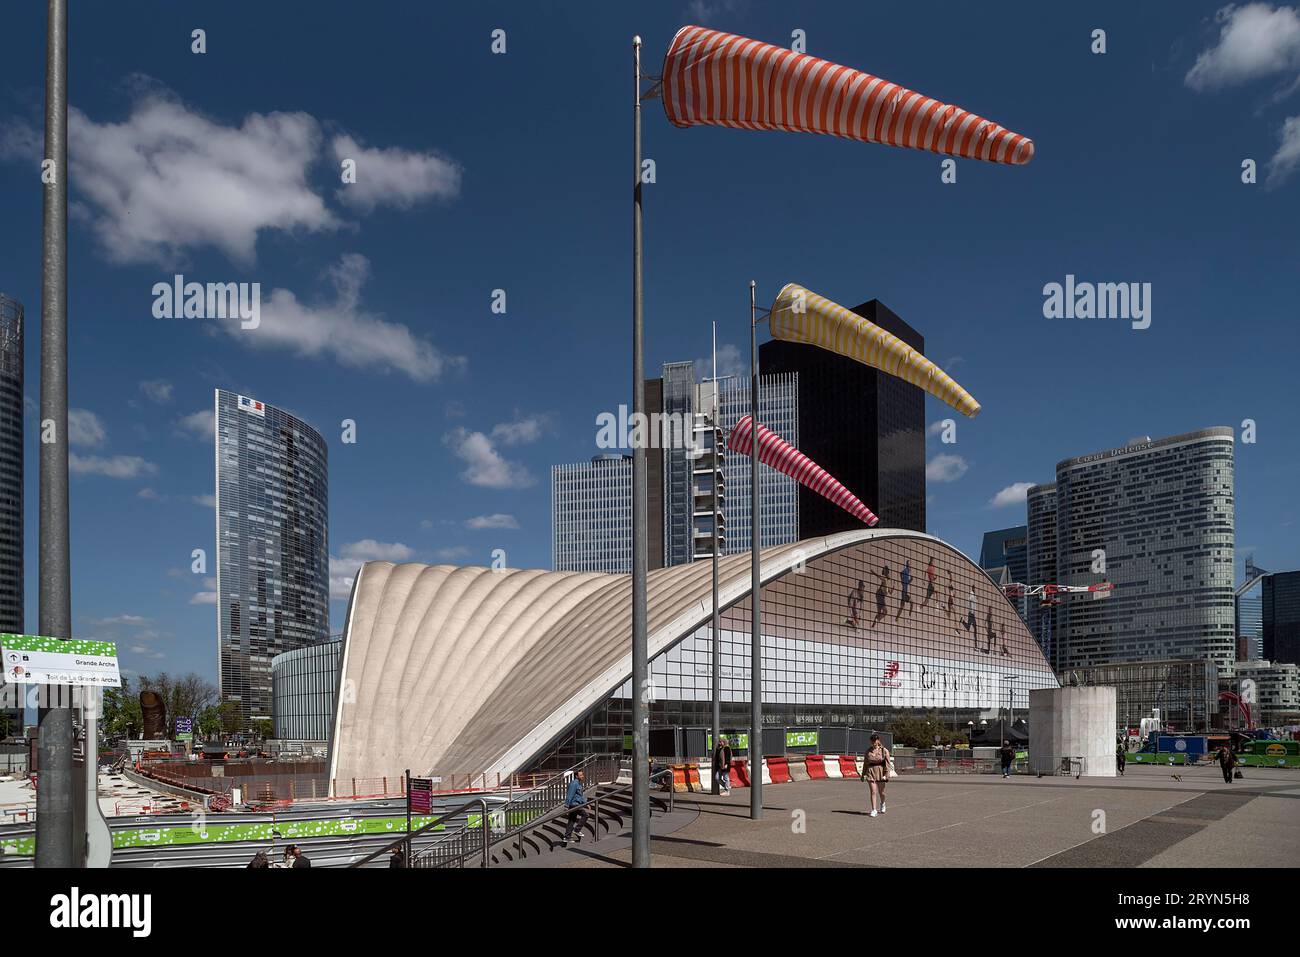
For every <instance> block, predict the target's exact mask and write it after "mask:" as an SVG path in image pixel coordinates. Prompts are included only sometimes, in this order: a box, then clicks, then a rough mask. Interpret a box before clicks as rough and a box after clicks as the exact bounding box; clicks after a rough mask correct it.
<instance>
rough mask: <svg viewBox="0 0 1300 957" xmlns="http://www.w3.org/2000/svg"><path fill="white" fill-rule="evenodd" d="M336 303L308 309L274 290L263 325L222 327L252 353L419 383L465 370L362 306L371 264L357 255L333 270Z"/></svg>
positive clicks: (287, 292)
mask: <svg viewBox="0 0 1300 957" xmlns="http://www.w3.org/2000/svg"><path fill="white" fill-rule="evenodd" d="M327 275H328V278H329V280H330V283H331V285H333V287H334V292H335V296H334V300H333V301H332V302H320V303H318V304H316V305H308V304H306V303H303V302H299V301H298V297H297V296H296V295H294V294H293V292H291V291H290V290H288V289H276V290H274V291H273V292H272V293H271V295H270V298H269V300H267V301H263V303H262V306H261V324H260V325H258V326H257V327H256V328H249V329H243V328H241V324H240V323H234V322H231V323H221V324H220V328H223V329H225V330H226V331H227V332H228V333H230V334H231V335H232V336H235V337H236V338H237V339H238V340H239V341H240V342H242V343H244V344H245V345H248V346H252V347H254V348H268V349H288V350H289V351H291V352H293V353H295V354H297V355H299V356H302V357H304V358H312V359H318V358H326V357H327V358H332V359H334V360H335V361H337V362H338V363H340V364H341V365H345V366H349V367H351V368H358V369H376V370H379V371H383V372H388V371H396V372H400V373H403V374H404V375H406V376H408V377H410V378H411V379H414V380H415V381H416V382H432V381H434V380H436V379H439V378H441V377H442V375H443V374H444V373H445V372H448V371H450V370H452V369H456V368H460V367H463V366H464V364H465V359H464V357H463V356H450V355H446V354H445V353H443V352H441V351H440V350H438V349H437V348H435V347H434V346H433V345H432V344H431V343H429V342H427V341H425V340H423V339H420V338H417V337H416V336H415V335H414V334H413V333H412V332H411V330H410V329H409V328H407V327H406V326H404V325H402V324H401V323H397V322H390V321H389V320H387V319H384V318H382V317H380V316H379V315H377V314H375V313H371V312H367V311H366V310H364V309H363V308H362V307H361V287H362V286H363V285H364V284H365V282H366V280H367V279H369V278H370V261H369V260H368V259H366V257H365V256H362V255H360V254H359V253H349V254H347V255H344V256H343V257H342V258H341V259H340V260H339V262H338V263H337V264H336V265H335V266H333V267H331V268H330V270H329V271H328V274H327Z"/></svg>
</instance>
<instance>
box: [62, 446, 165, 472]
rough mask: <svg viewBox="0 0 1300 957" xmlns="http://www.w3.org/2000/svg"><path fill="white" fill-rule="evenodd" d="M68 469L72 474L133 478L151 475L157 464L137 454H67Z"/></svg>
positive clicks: (156, 468) (155, 470)
mask: <svg viewBox="0 0 1300 957" xmlns="http://www.w3.org/2000/svg"><path fill="white" fill-rule="evenodd" d="M68 470H69V471H70V472H71V473H72V474H73V475H102V476H104V477H105V478H120V479H133V478H139V477H140V476H142V475H153V474H154V473H156V472H157V471H158V466H156V465H154V464H153V463H152V462H146V461H145V460H144V459H142V458H140V457H139V456H138V455H78V454H77V453H75V452H72V453H69V455H68Z"/></svg>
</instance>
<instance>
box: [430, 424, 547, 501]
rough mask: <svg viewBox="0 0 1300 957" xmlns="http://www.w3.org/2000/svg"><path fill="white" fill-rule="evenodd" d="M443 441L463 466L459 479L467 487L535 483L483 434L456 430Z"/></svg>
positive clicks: (523, 485) (515, 486) (521, 486)
mask: <svg viewBox="0 0 1300 957" xmlns="http://www.w3.org/2000/svg"><path fill="white" fill-rule="evenodd" d="M497 428H500V426H497ZM495 433H496V429H493V434H495ZM443 442H444V443H446V444H447V445H448V446H449V447H450V448H451V450H452V451H453V452H454V453H455V454H456V457H457V458H459V459H460V460H461V461H463V462H464V463H465V469H464V471H462V472H461V473H460V476H461V478H462V479H464V480H465V481H466V482H468V483H469V484H470V485H478V486H481V487H483V488H509V489H518V488H527V487H528V486H530V485H535V484H536V482H537V480H536V479H535V478H534V477H533V475H532V474H531V473H530V472H529V471H528V469H527V468H526V467H525V466H524V465H522V464H521V463H519V462H511V461H510V460H508V459H506V458H505V457H504V456H503V455H502V454H501V453H500V452H498V451H497V449H496V446H495V445H494V444H493V440H492V439H491V438H489V437H488V436H486V435H484V434H483V433H482V432H471V431H469V430H468V429H455V430H453V431H451V432H449V433H447V434H446V435H445V436H443Z"/></svg>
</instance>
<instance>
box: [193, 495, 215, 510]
mask: <svg viewBox="0 0 1300 957" xmlns="http://www.w3.org/2000/svg"><path fill="white" fill-rule="evenodd" d="M190 501H192V502H193V503H194V504H195V505H202V506H203V507H204V508H216V507H217V497H216V496H215V495H194V496H192V497H191V498H190Z"/></svg>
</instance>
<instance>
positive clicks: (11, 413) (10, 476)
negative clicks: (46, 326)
mask: <svg viewBox="0 0 1300 957" xmlns="http://www.w3.org/2000/svg"><path fill="white" fill-rule="evenodd" d="M0 631H7V632H12V633H14V634H21V633H22V631H23V304H22V303H20V302H18V301H17V300H16V299H11V298H10V297H8V296H6V295H5V294H4V293H0Z"/></svg>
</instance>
